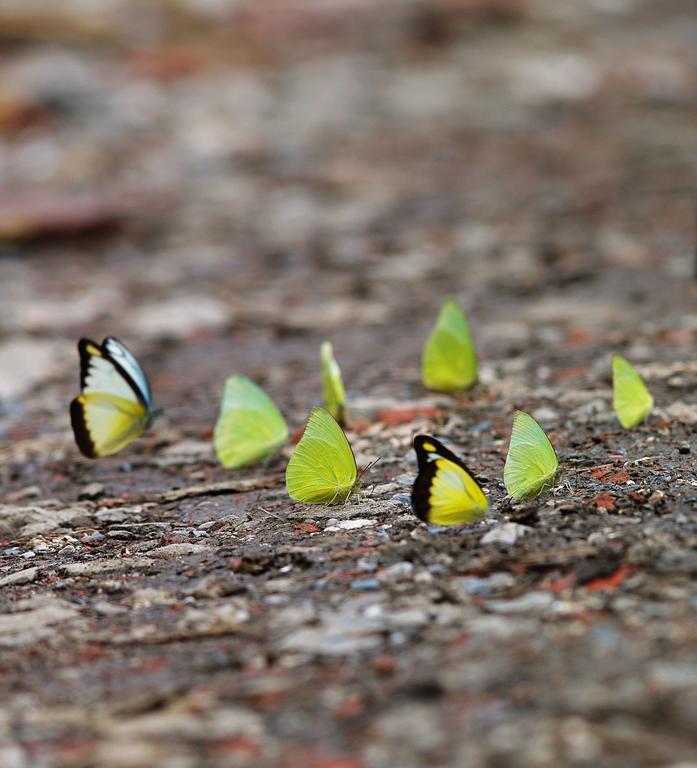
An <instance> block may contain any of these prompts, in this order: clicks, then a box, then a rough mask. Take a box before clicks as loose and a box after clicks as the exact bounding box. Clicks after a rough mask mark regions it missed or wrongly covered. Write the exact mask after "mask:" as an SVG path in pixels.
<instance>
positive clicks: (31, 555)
mask: <svg viewBox="0 0 697 768" xmlns="http://www.w3.org/2000/svg"><path fill="white" fill-rule="evenodd" d="M21 557H23V558H24V559H25V560H32V559H33V558H35V557H36V552H34V551H33V550H31V549H30V550H29V551H28V552H23V553H22V555H21Z"/></svg>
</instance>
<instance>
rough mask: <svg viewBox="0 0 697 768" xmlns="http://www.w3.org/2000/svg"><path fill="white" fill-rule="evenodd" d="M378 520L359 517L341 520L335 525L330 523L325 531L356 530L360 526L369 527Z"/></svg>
mask: <svg viewBox="0 0 697 768" xmlns="http://www.w3.org/2000/svg"><path fill="white" fill-rule="evenodd" d="M376 522H377V520H368V519H366V518H362V517H358V518H354V519H352V520H339V521H337V522H336V524H335V525H328V526H327V527H326V528H325V529H324V530H325V531H355V530H356V529H358V528H369V527H370V526H372V525H375V524H376Z"/></svg>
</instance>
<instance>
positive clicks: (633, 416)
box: [612, 355, 653, 429]
mask: <svg viewBox="0 0 697 768" xmlns="http://www.w3.org/2000/svg"><path fill="white" fill-rule="evenodd" d="M612 405H613V408H614V409H615V413H616V414H617V418H618V419H619V420H620V424H621V425H622V426H623V427H624V428H625V429H631V428H632V427H636V426H637V424H641V422H642V421H643V420H644V419H645V418H646V417H647V416H648V415H649V414H650V413H651V410H652V409H653V397H651V393H650V392H649V390H648V389H647V388H646V384H644V382H643V380H642V378H641V376H639V374H638V373H637V372H636V370H635V369H634V367H633V366H632V365H630V364H629V363H628V362H627V361H626V360H625V359H624V358H623V357H620V356H619V355H613V356H612Z"/></svg>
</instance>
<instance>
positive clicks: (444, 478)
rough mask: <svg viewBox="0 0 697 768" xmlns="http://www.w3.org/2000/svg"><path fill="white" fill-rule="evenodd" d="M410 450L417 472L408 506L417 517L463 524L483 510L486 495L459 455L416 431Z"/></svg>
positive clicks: (439, 522) (440, 522) (484, 508)
mask: <svg viewBox="0 0 697 768" xmlns="http://www.w3.org/2000/svg"><path fill="white" fill-rule="evenodd" d="M414 450H415V451H416V459H417V461H418V464H419V474H418V475H417V476H416V480H415V482H414V487H413V488H412V491H411V506H412V507H413V509H414V512H415V514H416V516H417V517H419V518H421V520H424V521H425V522H427V523H433V524H435V525H463V524H464V523H471V522H474V521H475V520H479V519H480V518H481V517H483V516H484V515H485V514H486V510H487V506H488V502H487V499H486V496H485V495H484V493H483V491H482V489H481V488H480V487H479V485H478V483H477V481H476V480H475V479H474V478H473V477H472V475H471V474H470V471H469V469H468V468H467V466H466V465H465V463H464V462H463V461H462V459H459V458H458V457H457V456H456V455H455V454H454V453H453V452H452V451H449V450H448V449H447V448H446V447H445V446H444V445H443V444H442V443H441V442H439V441H438V440H436V439H435V438H434V437H431V436H430V435H417V436H416V437H415V438H414Z"/></svg>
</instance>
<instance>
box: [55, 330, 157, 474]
mask: <svg viewBox="0 0 697 768" xmlns="http://www.w3.org/2000/svg"><path fill="white" fill-rule="evenodd" d="M78 350H79V352H80V389H81V390H82V392H81V394H79V395H78V396H77V397H76V398H75V399H74V400H73V401H72V402H71V403H70V421H71V422H72V425H73V432H74V433H75V442H76V443H77V447H78V448H79V449H80V451H81V452H82V453H83V454H84V455H85V456H87V457H89V458H91V459H94V458H97V457H99V456H110V455H111V454H113V453H116V452H117V451H120V450H121V449H122V448H125V446H127V445H128V444H129V443H130V442H131V441H133V440H135V438H136V437H138V435H140V433H141V432H142V431H143V430H144V429H145V428H146V427H148V426H149V425H150V423H151V422H152V420H153V417H154V415H155V411H154V409H153V403H152V393H151V391H150V384H149V383H148V378H147V376H146V375H145V372H144V371H143V369H142V368H141V366H140V363H139V362H138V361H137V360H136V358H135V357H134V356H133V354H132V353H131V352H130V351H129V350H128V348H127V347H126V345H125V344H123V343H122V342H120V341H119V340H118V339H115V338H113V337H111V336H108V337H107V338H106V339H104V341H103V342H102V344H101V346H100V345H99V344H97V343H96V342H94V341H90V339H80V342H79V343H78Z"/></svg>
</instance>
